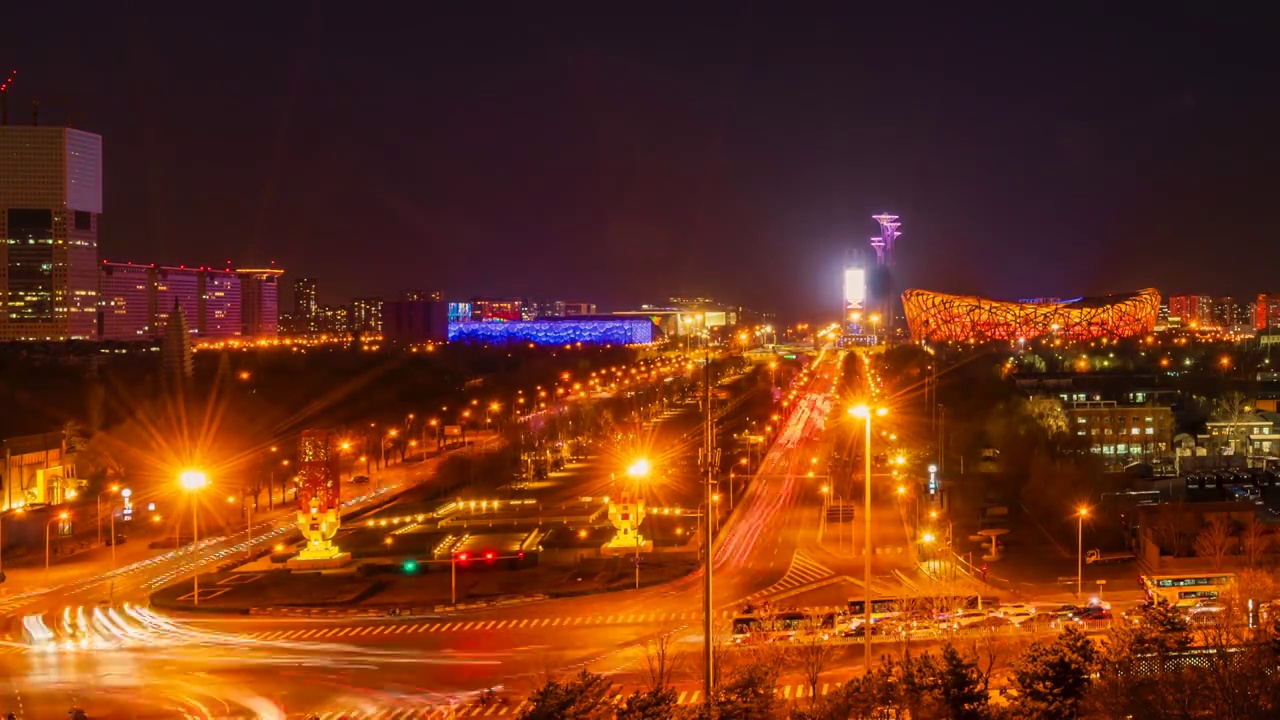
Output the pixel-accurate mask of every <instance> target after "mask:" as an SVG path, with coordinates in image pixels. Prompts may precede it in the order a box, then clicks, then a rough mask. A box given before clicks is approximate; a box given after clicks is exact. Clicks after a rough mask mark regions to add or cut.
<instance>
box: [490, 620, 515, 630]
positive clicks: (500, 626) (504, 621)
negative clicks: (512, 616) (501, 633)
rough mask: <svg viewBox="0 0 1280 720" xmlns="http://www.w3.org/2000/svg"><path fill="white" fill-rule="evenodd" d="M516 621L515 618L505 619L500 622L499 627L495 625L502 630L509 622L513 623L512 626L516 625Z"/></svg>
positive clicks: (496, 628)
mask: <svg viewBox="0 0 1280 720" xmlns="http://www.w3.org/2000/svg"><path fill="white" fill-rule="evenodd" d="M515 622H516V621H515V620H503V621H502V622H500V623H498V625H497V627H495V628H494V629H495V630H501V629H502V628H504V627H506V626H507V623H511V626H512V627H515Z"/></svg>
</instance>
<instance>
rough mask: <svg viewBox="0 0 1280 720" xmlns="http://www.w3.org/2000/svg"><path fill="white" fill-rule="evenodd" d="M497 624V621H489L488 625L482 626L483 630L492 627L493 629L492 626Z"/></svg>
mask: <svg viewBox="0 0 1280 720" xmlns="http://www.w3.org/2000/svg"><path fill="white" fill-rule="evenodd" d="M497 623H498V621H497V620H490V621H489V624H488V625H485V626H484V629H485V630H489V629H490V628H492V627H493V626H494V625H496V624H497Z"/></svg>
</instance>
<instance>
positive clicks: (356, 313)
mask: <svg viewBox="0 0 1280 720" xmlns="http://www.w3.org/2000/svg"><path fill="white" fill-rule="evenodd" d="M351 332H361V333H380V332H382V298H356V299H355V300H352V301H351Z"/></svg>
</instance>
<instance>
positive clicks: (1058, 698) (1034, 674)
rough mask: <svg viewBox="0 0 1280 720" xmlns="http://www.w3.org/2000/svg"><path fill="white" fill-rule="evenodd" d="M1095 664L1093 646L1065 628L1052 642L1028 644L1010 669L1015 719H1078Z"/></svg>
mask: <svg viewBox="0 0 1280 720" xmlns="http://www.w3.org/2000/svg"><path fill="white" fill-rule="evenodd" d="M1095 664H1096V652H1095V650H1094V647H1093V642H1092V641H1090V640H1089V638H1088V637H1086V636H1085V634H1084V633H1083V632H1081V631H1080V630H1079V629H1078V628H1075V627H1068V628H1067V629H1066V630H1064V631H1063V632H1062V634H1061V635H1059V636H1058V637H1057V638H1056V639H1055V640H1054V641H1053V642H1051V643H1044V642H1035V643H1032V644H1031V646H1030V647H1028V648H1027V651H1026V652H1025V653H1023V654H1022V657H1021V658H1019V660H1018V663H1017V664H1016V665H1015V666H1014V671H1013V673H1014V685H1015V687H1016V688H1017V690H1018V700H1017V706H1016V710H1017V712H1018V716H1019V717H1023V718H1034V719H1036V720H1040V719H1043V720H1065V719H1068V718H1077V717H1079V716H1080V705H1081V702H1082V701H1083V700H1084V697H1085V693H1086V692H1087V691H1088V689H1089V678H1090V675H1091V674H1092V673H1093V670H1094V666H1095Z"/></svg>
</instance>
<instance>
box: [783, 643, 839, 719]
mask: <svg viewBox="0 0 1280 720" xmlns="http://www.w3.org/2000/svg"><path fill="white" fill-rule="evenodd" d="M806 626H807V627H805V628H803V629H802V630H801V633H800V639H799V641H798V642H796V643H794V644H793V645H794V646H793V648H792V655H793V657H794V658H795V661H796V663H797V664H798V665H799V666H800V673H801V675H802V676H803V677H804V682H805V687H807V688H808V689H809V704H810V705H814V704H816V702H817V697H818V682H819V681H820V680H821V678H822V672H823V671H824V670H826V668H827V664H828V663H829V662H830V661H831V658H832V657H833V656H834V655H835V651H836V646H835V645H833V644H831V643H830V642H828V640H827V637H826V633H824V632H823V631H822V628H821V627H819V626H818V623H815V622H809V623H806Z"/></svg>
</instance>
